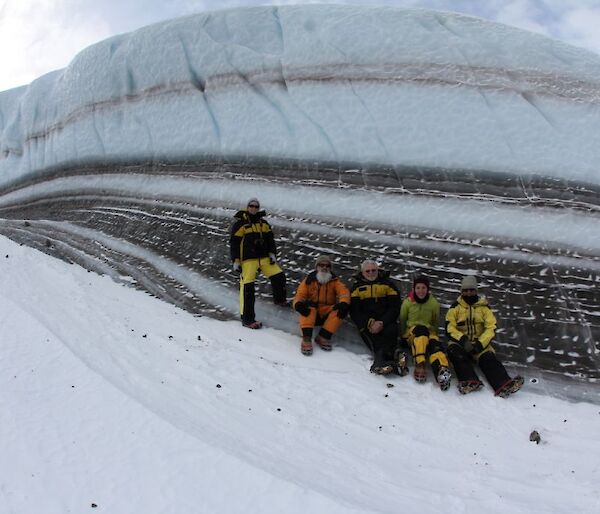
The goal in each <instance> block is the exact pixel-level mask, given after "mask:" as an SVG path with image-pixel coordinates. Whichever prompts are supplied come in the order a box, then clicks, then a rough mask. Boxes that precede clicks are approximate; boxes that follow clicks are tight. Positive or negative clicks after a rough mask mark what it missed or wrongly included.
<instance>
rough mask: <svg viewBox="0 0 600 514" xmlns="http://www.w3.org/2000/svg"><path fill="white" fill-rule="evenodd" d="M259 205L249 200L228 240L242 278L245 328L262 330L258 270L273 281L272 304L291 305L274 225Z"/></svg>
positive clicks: (239, 212) (254, 199)
mask: <svg viewBox="0 0 600 514" xmlns="http://www.w3.org/2000/svg"><path fill="white" fill-rule="evenodd" d="M259 209H260V203H259V201H258V200H257V199H256V198H250V200H248V204H247V207H246V209H242V210H240V211H238V212H237V213H236V214H235V217H234V222H233V225H232V226H231V233H230V239H229V247H230V252H231V261H232V262H233V270H234V271H235V272H236V273H239V274H240V313H241V317H242V325H244V326H245V327H248V328H261V327H262V323H261V322H260V321H256V317H255V316H256V315H255V313H254V295H255V292H254V281H255V280H256V274H257V273H258V270H260V271H262V272H263V274H264V275H265V276H266V277H267V278H270V279H271V287H272V291H273V302H274V303H275V304H277V305H282V306H285V305H288V303H287V297H286V279H285V274H284V273H283V270H282V269H281V268H280V267H279V264H277V247H276V246H275V237H274V236H273V231H272V230H271V225H269V223H267V221H266V220H265V219H264V217H265V211H260V210H259Z"/></svg>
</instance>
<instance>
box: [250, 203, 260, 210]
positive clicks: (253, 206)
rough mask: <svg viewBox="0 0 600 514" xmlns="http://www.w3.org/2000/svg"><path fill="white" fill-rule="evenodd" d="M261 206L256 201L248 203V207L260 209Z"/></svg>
mask: <svg viewBox="0 0 600 514" xmlns="http://www.w3.org/2000/svg"><path fill="white" fill-rule="evenodd" d="M259 207H260V205H256V204H255V203H250V204H248V208H250V209H258V208H259Z"/></svg>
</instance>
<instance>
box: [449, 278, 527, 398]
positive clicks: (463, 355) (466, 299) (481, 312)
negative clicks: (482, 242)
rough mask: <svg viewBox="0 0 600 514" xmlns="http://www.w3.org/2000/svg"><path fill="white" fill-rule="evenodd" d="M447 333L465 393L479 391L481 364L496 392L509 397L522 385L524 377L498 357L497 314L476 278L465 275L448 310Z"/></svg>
mask: <svg viewBox="0 0 600 514" xmlns="http://www.w3.org/2000/svg"><path fill="white" fill-rule="evenodd" d="M446 334H447V335H448V337H449V346H448V357H449V358H450V362H452V365H453V366H454V371H455V373H456V377H457V379H458V390H459V391H460V393H462V394H466V393H470V392H471V391H477V390H478V389H481V387H483V383H482V382H481V381H480V380H479V377H478V376H477V374H476V373H475V369H474V367H473V363H474V362H476V363H477V364H479V368H480V369H481V371H482V372H483V374H484V375H485V378H486V379H487V381H488V382H489V383H490V385H491V386H492V388H493V389H494V393H495V394H496V395H497V396H501V397H503V398H506V397H507V396H509V395H511V394H512V393H516V392H517V391H518V390H519V389H521V387H522V386H523V378H522V377H519V376H517V377H515V378H510V376H509V375H508V373H507V372H506V369H505V367H504V366H503V364H502V363H501V362H500V361H499V360H498V358H497V357H496V352H495V351H494V348H493V347H492V339H493V338H494V335H495V334H496V317H495V316H494V313H493V312H492V309H490V307H489V305H488V302H487V300H486V299H485V297H484V296H480V295H478V294H477V279H476V278H475V277H474V276H465V277H464V278H463V279H462V283H461V294H460V296H459V297H458V299H457V300H456V302H454V303H453V304H452V306H451V307H450V309H449V310H448V312H447V313H446Z"/></svg>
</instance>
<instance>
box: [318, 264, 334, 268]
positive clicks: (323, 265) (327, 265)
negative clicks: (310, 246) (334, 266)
mask: <svg viewBox="0 0 600 514" xmlns="http://www.w3.org/2000/svg"><path fill="white" fill-rule="evenodd" d="M317 268H325V269H329V268H331V264H317Z"/></svg>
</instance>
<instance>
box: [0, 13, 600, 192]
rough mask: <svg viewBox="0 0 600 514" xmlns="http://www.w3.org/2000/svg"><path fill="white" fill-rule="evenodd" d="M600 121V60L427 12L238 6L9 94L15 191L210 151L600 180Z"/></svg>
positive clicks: (0, 115)
mask: <svg viewBox="0 0 600 514" xmlns="http://www.w3.org/2000/svg"><path fill="white" fill-rule="evenodd" d="M524 49H526V51H524ZM599 126H600V58H599V57H598V56H597V55H595V54H593V53H591V52H588V51H585V50H582V49H578V48H575V47H571V46H569V45H566V44H563V43H560V42H558V41H553V40H550V39H548V38H545V37H543V36H539V35H535V34H532V33H528V32H525V31H521V30H518V29H515V28H511V27H508V26H504V25H499V24H494V23H490V22H486V21H484V20H481V19H476V18H471V17H466V16H462V15H457V14H450V13H440V12H434V11H426V10H406V9H395V8H389V7H358V6H340V5H319V6H286V7H259V8H251V9H234V10H227V11H220V12H215V13H205V14H199V15H195V16H190V17H185V18H181V19H176V20H173V21H170V22H164V23H160V24H156V25H152V26H149V27H146V28H143V29H140V30H138V31H136V32H133V33H131V34H125V35H120V36H116V37H113V38H110V39H107V40H106V41H103V42H101V43H98V44H96V45H93V46H91V47H89V48H87V49H85V50H84V51H82V52H81V53H80V54H78V55H77V56H76V57H75V59H74V60H73V61H72V63H71V64H70V65H69V66H68V67H67V68H66V69H64V70H59V71H57V72H53V73H50V74H47V75H45V76H43V77H41V78H39V79H38V80H36V81H34V82H33V83H32V84H30V85H29V86H28V87H21V88H17V89H14V90H9V91H7V92H4V93H1V94H0V185H2V184H9V183H12V182H14V181H16V180H18V179H19V178H20V177H23V176H24V175H28V174H40V173H43V172H45V171H48V170H50V169H51V168H56V167H64V166H68V165H73V164H77V163H82V162H98V161H100V162H111V161H116V160H119V161H123V160H126V161H135V160H138V161H139V160H141V161H148V160H151V161H160V160H161V159H163V160H164V159H171V160H177V159H182V160H191V159H202V158H205V157H207V156H211V157H215V156H217V157H218V156H227V157H231V156H233V157H238V158H239V157H241V158H245V157H252V156H254V157H261V158H269V157H283V158H286V159H296V158H297V159H302V160H309V161H310V160H319V161H329V162H341V161H343V162H357V163H379V164H390V165H393V166H396V165H414V166H418V165H421V166H431V167H442V168H458V169H470V170H487V171H492V172H503V173H516V174H520V175H522V176H529V175H533V174H538V175H544V176H552V177H559V178H568V179H572V180H577V181H581V182H590V183H592V184H598V183H599V182H600V175H599V174H598V171H597V162H598V161H599V160H600V131H599V130H598V128H599ZM258 134H260V137H257V135H258Z"/></svg>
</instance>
